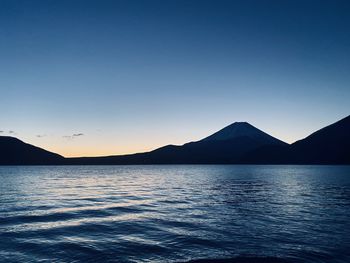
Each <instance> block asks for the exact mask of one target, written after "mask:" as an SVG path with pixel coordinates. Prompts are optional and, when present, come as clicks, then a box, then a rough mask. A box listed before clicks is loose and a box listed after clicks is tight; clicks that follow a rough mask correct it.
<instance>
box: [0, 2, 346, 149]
mask: <svg viewBox="0 0 350 263" xmlns="http://www.w3.org/2000/svg"><path fill="white" fill-rule="evenodd" d="M349 14H350V2H349V1H347V0H345V1H337V0H329V1H322V0H319V1H314V0H293V1H288V0H284V1H280V0H276V1H269V0H266V1H259V0H256V1H251V0H244V1H243V0H242V1H238V0H237V1H226V0H212V1H205V0H196V1H194V0H159V1H154V0H147V1H146V0H144V1H138V0H131V1H127V0H124V1H118V0H114V1H107V0H95V1H90V0H69V1H67V0H42V1H35V0H32V1H26V0H23V1H18V0H1V1H0V94H1V95H0V135H10V136H14V137H17V138H19V139H21V140H24V141H26V142H28V143H31V144H34V145H37V146H39V147H43V148H45V149H47V150H50V151H53V152H56V153H59V154H62V155H64V156H101V155H112V154H126V153H134V152H143V151H148V150H152V149H155V148H157V147H160V146H163V145H167V144H184V143H186V142H189V141H196V140H199V139H202V138H204V137H206V136H208V135H210V134H212V133H214V132H215V131H217V130H219V129H221V128H223V127H225V126H227V125H229V124H231V123H233V122H235V121H247V122H249V123H251V124H252V125H254V126H256V127H258V128H259V129H261V130H263V131H265V132H267V133H269V134H271V135H273V136H275V137H277V138H279V139H281V140H284V141H286V142H289V143H292V142H294V141H296V140H299V139H302V138H304V137H306V136H307V135H309V134H310V133H312V132H313V131H315V130H317V129H319V128H322V127H324V126H326V125H328V124H331V123H333V122H335V121H337V120H339V119H341V118H343V117H346V116H348V115H349V114H350V103H349V101H350V87H349V83H350V15H349Z"/></svg>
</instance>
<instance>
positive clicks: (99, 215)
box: [0, 165, 350, 263]
mask: <svg viewBox="0 0 350 263" xmlns="http://www.w3.org/2000/svg"><path fill="white" fill-rule="evenodd" d="M247 258H248V259H247ZM198 259H231V260H232V262H260V260H263V261H262V262H269V261H272V262H274V261H273V259H276V262H279V261H281V262H285V261H286V262H298V263H299V262H332V263H334V262H350V166H230V165H219V166H209V165H208V166H204V165H203V166H202V165H199V166H194V165H193V166H191V165H183V166H182V165H180V166H170V165H169V166H167V165H164V166H61V167H50V166H47V167H40V166H32V167H29V166H28V167H25V166H22V167H21V166H19V167H0V261H1V262H187V261H190V260H198Z"/></svg>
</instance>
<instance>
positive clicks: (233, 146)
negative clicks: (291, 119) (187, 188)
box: [0, 116, 350, 165]
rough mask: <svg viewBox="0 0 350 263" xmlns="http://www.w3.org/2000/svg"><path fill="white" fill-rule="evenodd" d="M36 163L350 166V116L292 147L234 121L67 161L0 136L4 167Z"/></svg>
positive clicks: (56, 155)
mask: <svg viewBox="0 0 350 263" xmlns="http://www.w3.org/2000/svg"><path fill="white" fill-rule="evenodd" d="M34 164H35V165H36V164H48V165H52V164H65V165H75V164H76V165H119V164H350V116H348V117H346V118H344V119H342V120H340V121H338V122H336V123H334V124H332V125H329V126H327V127H325V128H323V129H320V130H318V131H316V132H314V133H312V134H311V135H309V136H308V137H306V138H304V139H302V140H299V141H297V142H295V143H293V144H290V145H289V144H287V143H285V142H283V141H280V140H278V139H276V138H274V137H272V136H270V135H268V134H267V133H265V132H263V131H261V130H259V129H258V128H256V127H254V126H252V125H251V124H249V123H247V122H235V123H233V124H231V125H229V126H227V127H225V128H223V129H221V130H219V131H218V132H216V133H214V134H212V135H210V136H208V137H206V138H204V139H202V140H199V141H195V142H190V143H186V144H184V145H180V146H177V145H167V146H164V147H161V148H158V149H155V150H153V151H150V152H145V153H136V154H128V155H116V156H104V157H78V158H64V157H62V156H60V155H58V154H55V153H52V152H48V151H46V150H44V149H41V148H38V147H35V146H32V145H30V144H26V143H24V142H22V141H20V140H18V139H16V138H13V137H7V136H0V165H34Z"/></svg>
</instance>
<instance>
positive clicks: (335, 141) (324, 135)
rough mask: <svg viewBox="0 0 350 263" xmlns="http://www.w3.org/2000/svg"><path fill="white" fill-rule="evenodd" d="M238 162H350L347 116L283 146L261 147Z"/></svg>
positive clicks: (349, 120)
mask: <svg viewBox="0 0 350 263" xmlns="http://www.w3.org/2000/svg"><path fill="white" fill-rule="evenodd" d="M242 163H261V164H267V163H269V164H350V116H348V117H346V118H344V119H342V120H340V121H338V122H336V123H333V124H331V125H329V126H327V127H325V128H322V129H320V130H318V131H316V132H314V133H312V134H311V135H309V136H308V137H306V138H304V139H302V140H299V141H296V142H295V143H292V144H291V145H289V146H287V147H285V146H276V145H274V146H264V147H261V148H259V149H256V150H255V151H252V152H251V153H249V154H247V155H246V156H245V157H244V158H243V160H242Z"/></svg>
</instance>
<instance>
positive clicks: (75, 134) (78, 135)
mask: <svg viewBox="0 0 350 263" xmlns="http://www.w3.org/2000/svg"><path fill="white" fill-rule="evenodd" d="M84 135H85V134H84V133H74V134H72V135H64V136H62V138H65V139H67V140H73V139H75V138H77V137H81V136H84Z"/></svg>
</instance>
